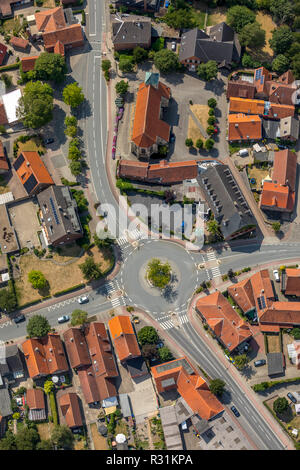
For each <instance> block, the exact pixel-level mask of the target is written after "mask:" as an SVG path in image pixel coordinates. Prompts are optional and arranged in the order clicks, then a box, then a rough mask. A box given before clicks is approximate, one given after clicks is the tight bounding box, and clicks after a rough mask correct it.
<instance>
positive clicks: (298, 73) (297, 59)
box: [292, 53, 300, 80]
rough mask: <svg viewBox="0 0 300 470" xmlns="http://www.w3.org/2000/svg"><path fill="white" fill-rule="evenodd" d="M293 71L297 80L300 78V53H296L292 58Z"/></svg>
mask: <svg viewBox="0 0 300 470" xmlns="http://www.w3.org/2000/svg"><path fill="white" fill-rule="evenodd" d="M292 71H293V74H294V77H295V79H296V80H299V79H300V53H299V54H296V55H295V56H294V58H293V60H292Z"/></svg>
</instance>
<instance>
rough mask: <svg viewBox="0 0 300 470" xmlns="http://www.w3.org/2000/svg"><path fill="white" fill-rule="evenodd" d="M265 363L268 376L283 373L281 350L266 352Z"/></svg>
mask: <svg viewBox="0 0 300 470" xmlns="http://www.w3.org/2000/svg"><path fill="white" fill-rule="evenodd" d="M267 364H268V376H269V377H275V376H276V377H278V376H280V375H284V359H283V353H282V352H279V353H278V352H276V353H274V352H273V353H268V354H267Z"/></svg>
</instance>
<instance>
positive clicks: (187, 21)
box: [163, 7, 196, 29]
mask: <svg viewBox="0 0 300 470" xmlns="http://www.w3.org/2000/svg"><path fill="white" fill-rule="evenodd" d="M163 20H164V22H165V23H167V25H169V26H171V27H172V28H175V29H183V28H189V29H190V28H194V27H195V26H196V22H195V19H194V17H193V14H192V11H191V9H190V8H189V7H185V8H179V9H178V10H174V9H172V8H170V7H169V9H168V12H167V13H166V15H164V17H163Z"/></svg>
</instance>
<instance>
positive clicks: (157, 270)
mask: <svg viewBox="0 0 300 470" xmlns="http://www.w3.org/2000/svg"><path fill="white" fill-rule="evenodd" d="M147 277H148V280H149V281H150V282H151V284H152V285H153V286H154V287H158V288H159V289H164V288H165V287H166V286H167V285H168V284H169V282H170V280H171V266H170V264H169V263H162V262H161V261H160V260H159V259H158V258H153V259H152V260H151V261H149V263H148V266H147Z"/></svg>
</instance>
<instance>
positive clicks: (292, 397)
mask: <svg viewBox="0 0 300 470" xmlns="http://www.w3.org/2000/svg"><path fill="white" fill-rule="evenodd" d="M287 397H288V398H289V399H290V400H291V401H292V402H293V403H297V398H296V397H294V395H293V394H292V393H291V392H289V393H288V394H287Z"/></svg>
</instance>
